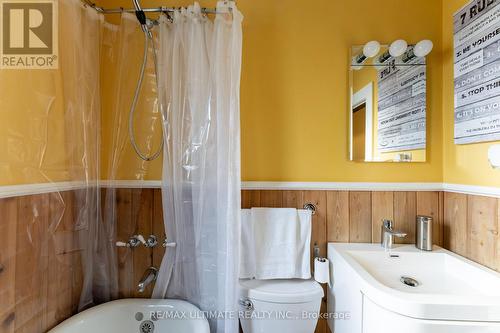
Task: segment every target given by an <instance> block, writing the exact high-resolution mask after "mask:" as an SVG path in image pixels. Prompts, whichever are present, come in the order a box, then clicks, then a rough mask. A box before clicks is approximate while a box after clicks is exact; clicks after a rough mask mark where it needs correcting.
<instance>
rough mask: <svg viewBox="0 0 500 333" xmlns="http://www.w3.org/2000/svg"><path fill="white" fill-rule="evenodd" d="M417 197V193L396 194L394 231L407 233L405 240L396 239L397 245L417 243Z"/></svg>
mask: <svg viewBox="0 0 500 333" xmlns="http://www.w3.org/2000/svg"><path fill="white" fill-rule="evenodd" d="M416 216H417V195H416V193H415V192H394V229H395V230H396V231H402V232H406V233H407V236H406V237H405V238H395V243H401V244H414V243H415V218H416Z"/></svg>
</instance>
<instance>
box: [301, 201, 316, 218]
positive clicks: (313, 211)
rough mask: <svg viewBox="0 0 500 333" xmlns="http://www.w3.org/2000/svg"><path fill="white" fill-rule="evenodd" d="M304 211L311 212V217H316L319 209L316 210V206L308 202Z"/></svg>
mask: <svg viewBox="0 0 500 333" xmlns="http://www.w3.org/2000/svg"><path fill="white" fill-rule="evenodd" d="M304 209H307V210H309V211H311V215H314V214H316V209H317V208H316V205H315V204H313V203H310V202H308V203H306V204H305V205H304Z"/></svg>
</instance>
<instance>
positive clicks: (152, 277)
mask: <svg viewBox="0 0 500 333" xmlns="http://www.w3.org/2000/svg"><path fill="white" fill-rule="evenodd" d="M157 276H158V269H156V268H155V267H149V268H148V269H146V271H145V272H144V275H143V276H142V279H141V281H139V284H138V285H137V291H138V292H140V293H143V292H144V290H145V289H146V287H147V286H148V285H149V284H150V283H151V282H154V281H156V277H157Z"/></svg>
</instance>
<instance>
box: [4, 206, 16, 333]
mask: <svg viewBox="0 0 500 333" xmlns="http://www.w3.org/2000/svg"><path fill="white" fill-rule="evenodd" d="M17 219H18V216H17V198H6V199H0V331H1V332H5V333H12V332H14V328H15V327H14V319H15V304H16V303H15V302H16V299H15V297H16V295H15V286H16V255H17V253H16V239H17V236H16V235H17Z"/></svg>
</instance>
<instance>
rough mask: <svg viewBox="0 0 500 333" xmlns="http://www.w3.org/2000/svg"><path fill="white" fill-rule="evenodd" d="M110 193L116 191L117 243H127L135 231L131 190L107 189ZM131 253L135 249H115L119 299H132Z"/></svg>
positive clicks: (132, 266)
mask: <svg viewBox="0 0 500 333" xmlns="http://www.w3.org/2000/svg"><path fill="white" fill-rule="evenodd" d="M111 191H116V219H117V220H116V224H117V235H116V238H117V240H119V241H122V242H127V241H128V239H129V238H130V237H131V236H132V235H134V234H135V231H136V227H135V224H134V220H133V218H132V216H133V215H132V190H131V189H128V188H118V189H108V195H110V194H109V192H111ZM132 251H135V249H134V250H132V249H129V248H125V247H122V248H117V257H118V285H119V292H118V295H119V298H128V297H132V296H133V294H134V290H135V286H134V285H135V283H134V274H133V272H134V258H133V255H132Z"/></svg>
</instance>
